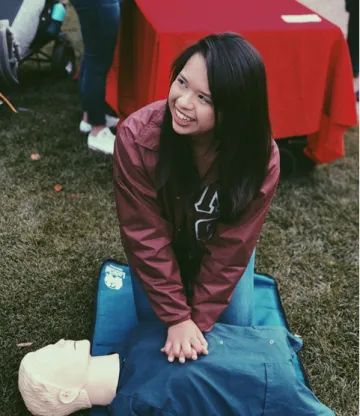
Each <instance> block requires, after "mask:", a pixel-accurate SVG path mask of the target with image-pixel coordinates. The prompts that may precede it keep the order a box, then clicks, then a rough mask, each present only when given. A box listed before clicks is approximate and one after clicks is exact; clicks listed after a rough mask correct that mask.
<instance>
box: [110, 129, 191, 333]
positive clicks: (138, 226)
mask: <svg viewBox="0 0 360 416" xmlns="http://www.w3.org/2000/svg"><path fill="white" fill-rule="evenodd" d="M114 181H115V183H114V187H115V199H116V208H117V213H118V217H119V221H120V234H121V239H122V243H123V246H124V250H125V253H126V255H127V258H128V261H129V265H130V267H131V268H132V271H133V272H134V274H135V276H137V277H138V278H139V279H140V282H141V284H142V287H143V289H144V290H145V292H146V293H147V295H148V297H149V301H150V304H151V306H152V308H153V310H154V312H155V313H156V315H157V316H158V317H159V318H160V319H161V320H162V321H163V322H165V323H166V324H168V325H174V324H177V323H180V322H182V321H185V320H187V319H190V318H191V309H190V307H189V306H188V305H187V302H186V297H185V293H184V288H183V284H182V281H181V276H180V270H179V267H178V264H177V261H176V258H175V255H174V252H173V249H172V246H171V238H170V235H171V232H172V229H171V227H172V225H171V224H170V223H169V222H167V221H166V220H165V219H164V218H162V216H161V213H160V209H159V206H158V203H157V200H156V198H157V193H156V189H155V187H154V185H153V183H152V181H151V179H150V177H149V175H148V173H147V172H146V170H145V169H144V167H143V160H142V158H141V155H140V153H139V148H138V145H137V144H136V143H134V139H133V133H132V131H131V130H130V129H129V128H128V127H126V126H124V124H123V125H122V126H121V127H120V128H119V131H118V135H117V138H116V143H115V150H114Z"/></svg>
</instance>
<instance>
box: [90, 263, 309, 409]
mask: <svg viewBox="0 0 360 416" xmlns="http://www.w3.org/2000/svg"><path fill="white" fill-rule="evenodd" d="M98 279H99V280H98V292H97V298H96V308H95V320H94V322H95V323H94V329H93V337H92V350H91V353H92V355H93V356H97V355H106V354H109V353H110V352H111V351H113V347H114V345H117V344H119V343H120V342H121V341H122V339H124V337H126V335H127V334H128V333H129V331H130V330H131V329H133V328H134V327H135V326H136V325H137V323H138V319H137V315H136V307H135V302H134V297H133V291H132V283H131V277H130V270H129V267H128V266H127V265H125V264H121V263H118V262H116V261H113V260H107V261H105V262H104V263H103V265H102V266H101V269H100V273H99V278H98ZM254 293H255V301H254V307H255V308H254V309H255V312H254V323H253V324H254V325H256V326H262V325H275V326H284V327H286V328H287V329H288V330H289V326H288V323H287V320H286V315H285V311H284V309H283V307H282V304H281V299H280V295H279V291H278V287H277V283H276V281H275V280H274V279H273V278H272V277H270V276H267V275H264V274H258V273H255V290H254ZM290 332H291V331H290ZM294 367H295V370H296V373H297V375H298V377H299V379H300V380H301V381H303V382H304V383H305V384H306V385H307V386H308V387H309V388H310V385H309V381H308V378H307V376H306V373H305V370H304V367H303V365H302V362H301V358H300V355H298V356H295V357H294ZM90 415H91V416H106V415H108V413H107V410H106V408H103V407H97V406H95V407H93V408H92V409H91V411H90Z"/></svg>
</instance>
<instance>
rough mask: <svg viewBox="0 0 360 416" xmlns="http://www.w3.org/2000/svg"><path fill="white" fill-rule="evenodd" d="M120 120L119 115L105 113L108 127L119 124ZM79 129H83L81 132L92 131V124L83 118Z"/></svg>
mask: <svg viewBox="0 0 360 416" xmlns="http://www.w3.org/2000/svg"><path fill="white" fill-rule="evenodd" d="M118 122H119V118H118V117H113V116H109V115H107V114H105V125H106V127H109V128H111V127H116V126H117V124H118ZM79 130H80V131H81V133H90V131H91V124H90V123H88V122H86V121H84V120H81V122H80V125H79Z"/></svg>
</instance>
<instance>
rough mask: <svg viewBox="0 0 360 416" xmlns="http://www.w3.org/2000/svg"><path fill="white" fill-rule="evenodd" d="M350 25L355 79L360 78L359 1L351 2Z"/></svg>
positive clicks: (349, 34)
mask: <svg viewBox="0 0 360 416" xmlns="http://www.w3.org/2000/svg"><path fill="white" fill-rule="evenodd" d="M348 11H349V24H348V34H347V43H348V46H349V51H350V57H351V64H352V69H353V75H354V78H357V77H358V76H359V0H355V1H353V2H351V3H350V4H349V6H348Z"/></svg>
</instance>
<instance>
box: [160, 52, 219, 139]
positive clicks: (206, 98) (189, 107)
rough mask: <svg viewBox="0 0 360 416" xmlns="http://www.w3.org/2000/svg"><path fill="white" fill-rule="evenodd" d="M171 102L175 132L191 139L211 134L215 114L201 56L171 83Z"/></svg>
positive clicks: (196, 57) (194, 58)
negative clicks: (189, 136)
mask: <svg viewBox="0 0 360 416" xmlns="http://www.w3.org/2000/svg"><path fill="white" fill-rule="evenodd" d="M168 102H169V107H170V111H171V115H172V125H173V129H174V130H175V131H176V133H178V134H184V135H191V136H202V135H204V134H206V133H211V131H212V130H213V128H214V125H215V115H214V108H213V105H212V101H211V95H210V91H209V83H208V77H207V70H206V63H205V60H204V58H203V57H202V56H201V55H200V54H195V55H193V56H192V57H191V58H190V59H189V60H188V62H187V63H186V65H185V66H184V68H183V70H182V71H181V72H180V74H179V75H178V77H177V78H176V79H175V81H174V82H173V83H172V85H171V88H170V92H169V98H168Z"/></svg>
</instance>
